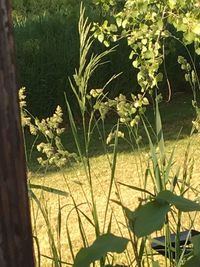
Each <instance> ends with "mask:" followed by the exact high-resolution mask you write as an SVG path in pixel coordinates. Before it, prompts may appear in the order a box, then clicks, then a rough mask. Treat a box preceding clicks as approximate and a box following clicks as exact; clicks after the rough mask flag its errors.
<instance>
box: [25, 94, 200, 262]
mask: <svg viewBox="0 0 200 267" xmlns="http://www.w3.org/2000/svg"><path fill="white" fill-rule="evenodd" d="M160 110H161V116H162V118H163V128H164V137H165V140H166V142H165V145H166V154H167V155H169V156H170V153H171V151H172V150H173V149H174V147H175V155H174V159H173V167H172V172H171V174H170V175H171V177H172V178H173V177H174V176H175V175H176V174H177V173H178V170H179V169H180V171H179V176H180V177H178V178H179V179H182V177H183V175H185V172H187V175H188V177H190V178H191V181H190V183H191V186H192V187H193V188H196V189H197V190H199V183H200V180H199V177H200V168H199V166H200V162H199V158H200V150H199V145H200V137H199V135H198V134H194V135H193V136H192V137H189V134H190V129H191V127H192V119H193V111H192V108H191V99H190V96H185V95H182V96H181V97H176V96H174V98H173V99H172V101H171V102H170V103H166V102H163V103H162V104H161V106H160ZM148 117H149V120H150V121H151V123H152V124H153V115H152V110H149V114H148ZM111 126H112V122H111V121H110V119H109V123H108V124H107V128H108V129H107V130H108V132H109V127H111ZM141 131H142V129H141ZM80 135H81V130H80ZM67 140H68V141H67V142H66V144H68V147H70V149H73V142H72V137H71V136H70V134H69V133H68V138H67ZM189 143H190V148H189V149H188V148H187V147H188V145H189ZM74 149H75V147H74ZM33 155H34V154H33ZM108 157H109V158H110V159H112V147H111V149H110V153H109V154H107V155H105V154H103V152H102V148H101V142H100V140H99V138H98V137H97V135H96V136H94V142H93V145H92V147H91V158H90V164H91V175H92V186H93V190H94V196H95V201H96V205H97V214H98V218H99V224H100V229H101V231H102V232H103V230H104V231H105V229H107V228H108V227H109V219H110V214H111V212H112V214H113V215H112V226H111V232H112V233H115V234H117V235H120V236H121V235H124V236H128V231H127V227H126V223H125V219H124V215H123V212H122V209H121V207H120V206H119V205H117V204H116V203H115V202H114V201H112V200H115V201H118V200H119V197H120V200H121V201H122V203H123V205H124V206H126V207H128V208H129V209H131V210H134V209H135V208H136V207H137V206H138V204H139V203H140V201H141V198H142V194H141V192H138V191H136V190H133V189H130V188H128V187H125V186H123V185H120V184H119V183H123V184H127V185H132V186H135V187H140V188H143V186H144V185H143V183H144V177H145V170H146V169H147V161H148V160H147V159H148V157H149V149H148V143H147V141H146V140H145V137H144V145H143V146H142V147H141V149H140V150H139V151H138V150H137V149H136V150H133V151H131V150H130V149H128V146H127V145H126V143H125V142H122V141H121V142H119V153H118V155H117V164H116V171H115V182H114V183H115V186H114V187H113V189H112V193H111V201H110V204H109V212H108V214H109V215H108V216H107V218H106V220H105V217H104V216H105V208H106V201H107V195H108V190H109V185H110V179H111V176H112V174H111V168H110V165H109V161H108ZM193 162H194V165H193ZM186 165H187V170H185V166H186ZM30 166H31V165H30ZM33 166H34V168H33V169H34V171H31V169H30V171H29V179H30V182H31V183H33V184H41V185H45V186H49V187H52V188H55V189H59V190H62V191H65V192H67V193H68V194H69V195H68V196H58V195H56V194H52V193H49V192H44V191H41V190H34V193H35V194H36V195H37V197H38V198H39V199H40V202H41V204H42V205H43V206H44V207H45V210H46V212H47V214H48V218H49V219H48V220H49V221H48V223H49V225H50V226H51V230H52V234H53V235H54V239H55V243H56V244H57V247H58V248H59V251H60V252H59V253H60V258H61V259H62V261H63V266H70V265H72V263H73V256H75V255H76V253H77V251H78V250H79V249H80V248H81V247H82V246H83V241H82V237H81V234H83V233H81V232H80V224H79V220H80V218H78V217H77V212H76V209H75V206H76V208H77V209H79V210H81V214H82V215H81V223H82V227H83V228H84V232H85V233H86V235H87V237H86V240H87V241H88V244H91V243H92V242H93V241H94V240H95V228H94V226H93V225H92V218H91V210H90V206H88V203H89V202H90V201H91V199H90V187H89V185H88V180H87V177H86V175H85V171H84V168H83V166H82V165H81V164H79V163H74V164H72V166H70V167H68V168H64V169H62V170H59V171H55V170H49V171H48V170H47V171H43V170H41V169H40V170H39V171H36V169H37V168H36V165H35V164H33ZM147 188H148V190H149V191H151V192H152V191H153V185H152V183H151V181H150V180H148V183H147ZM119 194H120V196H119ZM188 197H189V198H190V199H193V198H194V196H193V195H189V196H188ZM74 203H75V204H74ZM74 205H75V206H74ZM31 211H32V222H33V230H34V235H35V236H37V238H38V241H39V249H40V252H39V253H40V254H41V255H43V256H42V257H41V259H42V262H41V266H42V267H45V266H51V259H50V258H51V257H52V256H51V255H52V252H51V250H50V248H51V247H52V246H50V242H49V235H48V233H47V232H48V228H47V224H48V223H47V221H45V220H44V218H43V216H42V215H41V212H40V211H39V209H38V206H37V205H35V203H34V201H33V200H31ZM188 216H189V215H188V214H187V215H186V216H185V220H184V225H182V228H183V229H188V228H189V227H190V226H191V225H190V222H191V218H188ZM190 216H191V217H193V216H196V215H194V214H193V213H191V214H190ZM194 227H195V229H197V230H200V224H199V220H198V219H196V220H195V225H194ZM69 237H70V238H69ZM69 240H71V244H70V242H69ZM70 249H71V250H70ZM36 254H37V253H36ZM129 256H130V255H129ZM48 257H49V258H48ZM161 261H162V258H161ZM116 262H117V263H121V264H123V263H124V264H125V263H126V255H125V254H123V255H120V256H119V255H116Z"/></svg>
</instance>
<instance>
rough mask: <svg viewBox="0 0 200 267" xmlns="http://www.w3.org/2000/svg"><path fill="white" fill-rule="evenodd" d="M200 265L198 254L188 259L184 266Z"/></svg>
mask: <svg viewBox="0 0 200 267" xmlns="http://www.w3.org/2000/svg"><path fill="white" fill-rule="evenodd" d="M198 266H200V258H199V257H197V256H193V257H191V258H190V259H189V260H187V261H186V263H185V264H183V265H182V267H198Z"/></svg>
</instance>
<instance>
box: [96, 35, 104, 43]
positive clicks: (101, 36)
mask: <svg viewBox="0 0 200 267" xmlns="http://www.w3.org/2000/svg"><path fill="white" fill-rule="evenodd" d="M97 38H98V40H99V42H100V43H102V42H103V40H104V34H103V33H101V34H99V35H98V37H97Z"/></svg>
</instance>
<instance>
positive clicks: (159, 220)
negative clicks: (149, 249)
mask: <svg viewBox="0 0 200 267" xmlns="http://www.w3.org/2000/svg"><path fill="white" fill-rule="evenodd" d="M169 210H170V207H169V204H168V203H166V202H164V203H158V202H157V201H152V202H148V203H147V204H145V205H143V206H140V207H139V208H138V209H137V210H136V211H135V212H134V215H135V220H134V222H133V231H134V233H135V234H136V235H137V236H138V237H142V236H146V235H149V234H151V233H153V232H154V231H157V230H160V229H161V228H162V226H163V224H164V222H165V215H166V214H167V212H168V211H169Z"/></svg>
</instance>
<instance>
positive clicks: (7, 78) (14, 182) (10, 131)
mask: <svg viewBox="0 0 200 267" xmlns="http://www.w3.org/2000/svg"><path fill="white" fill-rule="evenodd" d="M0 266H1V267H33V266H34V257H33V243H32V232H31V221H30V212H29V202H28V193H27V183H26V167H25V157H24V148H23V137H22V131H21V124H20V113H19V103H18V92H17V86H16V73H15V52H14V41H13V33H12V23H11V6H10V1H9V0H0Z"/></svg>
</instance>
